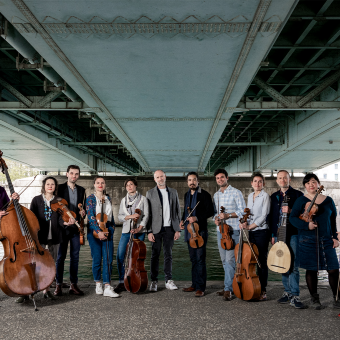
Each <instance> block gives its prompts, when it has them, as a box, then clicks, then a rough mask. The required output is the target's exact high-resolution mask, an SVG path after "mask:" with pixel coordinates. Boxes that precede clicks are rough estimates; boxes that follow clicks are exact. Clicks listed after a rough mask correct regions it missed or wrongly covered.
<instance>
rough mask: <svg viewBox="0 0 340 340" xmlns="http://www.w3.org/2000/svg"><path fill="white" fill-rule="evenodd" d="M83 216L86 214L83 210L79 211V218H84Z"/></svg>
mask: <svg viewBox="0 0 340 340" xmlns="http://www.w3.org/2000/svg"><path fill="white" fill-rule="evenodd" d="M85 215H86V212H85V210H84V209H83V210H80V216H81V217H83V218H84V217H85Z"/></svg>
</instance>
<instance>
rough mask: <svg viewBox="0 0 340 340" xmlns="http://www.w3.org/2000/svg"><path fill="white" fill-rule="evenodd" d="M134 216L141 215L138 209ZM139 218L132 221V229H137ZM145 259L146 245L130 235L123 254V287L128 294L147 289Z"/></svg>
mask: <svg viewBox="0 0 340 340" xmlns="http://www.w3.org/2000/svg"><path fill="white" fill-rule="evenodd" d="M135 214H138V215H139V216H140V215H141V214H142V212H141V210H140V209H136V210H135ZM139 216H138V217H136V218H135V219H133V226H132V229H137V221H138V219H139ZM145 258H146V245H145V243H144V242H143V241H140V240H136V239H134V234H132V233H130V240H129V243H128V244H127V246H126V252H125V259H124V265H125V274H124V286H125V288H126V290H127V291H128V292H131V293H138V292H141V293H143V292H145V291H146V289H147V288H148V274H147V272H146V270H145V266H144V260H145Z"/></svg>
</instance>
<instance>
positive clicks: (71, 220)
mask: <svg viewBox="0 0 340 340" xmlns="http://www.w3.org/2000/svg"><path fill="white" fill-rule="evenodd" d="M75 223H76V220H75V219H74V218H70V219H69V220H68V222H64V225H67V226H69V225H72V224H75Z"/></svg>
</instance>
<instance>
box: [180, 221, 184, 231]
mask: <svg viewBox="0 0 340 340" xmlns="http://www.w3.org/2000/svg"><path fill="white" fill-rule="evenodd" d="M179 228H180V229H181V230H184V222H183V221H181V222H179Z"/></svg>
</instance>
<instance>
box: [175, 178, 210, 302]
mask: <svg viewBox="0 0 340 340" xmlns="http://www.w3.org/2000/svg"><path fill="white" fill-rule="evenodd" d="M187 182H188V186H189V191H188V192H186V193H185V195H184V211H183V216H182V221H181V223H180V228H181V229H182V230H183V229H185V235H184V241H186V242H187V243H188V249H189V256H190V261H191V265H192V267H191V275H192V284H191V287H189V288H183V291H184V292H196V293H195V296H196V297H202V296H204V292H205V287H206V282H207V267H206V263H205V258H206V247H207V242H208V228H207V226H208V223H207V219H208V218H209V217H212V216H213V215H214V206H213V203H212V199H211V195H210V194H209V193H208V192H207V191H205V190H203V189H202V188H201V187H200V186H199V185H198V184H199V183H198V174H197V173H196V172H189V173H188V174H187ZM197 204H198V205H197ZM196 205H197V207H196V209H195V210H193V209H194V207H195V206H196ZM188 207H189V208H190V210H191V211H193V212H192V214H191V216H190V217H189V218H188V222H187V223H184V221H185V220H186V219H187V217H188V216H189V212H188V210H187V208H188ZM190 223H197V224H198V225H199V234H200V235H201V236H202V238H203V240H204V244H203V246H202V247H200V248H192V247H191V246H190V243H189V239H190V233H189V232H188V230H187V228H188V225H189V224H190Z"/></svg>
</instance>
